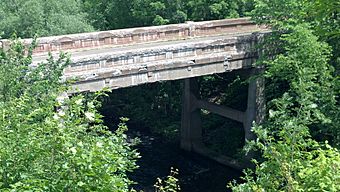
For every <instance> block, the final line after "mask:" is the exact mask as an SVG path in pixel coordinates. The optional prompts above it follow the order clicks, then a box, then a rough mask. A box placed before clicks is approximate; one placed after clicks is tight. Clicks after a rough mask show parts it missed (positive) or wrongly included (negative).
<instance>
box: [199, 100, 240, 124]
mask: <svg viewBox="0 0 340 192" xmlns="http://www.w3.org/2000/svg"><path fill="white" fill-rule="evenodd" d="M196 107H197V108H200V109H205V110H208V111H210V112H211V113H215V114H217V115H221V116H223V117H227V118H229V119H232V120H235V121H238V122H241V123H243V122H244V118H245V113H244V112H242V111H238V110H235V109H232V108H230V107H226V106H221V105H217V104H215V103H210V102H207V101H203V100H199V101H197V102H196Z"/></svg>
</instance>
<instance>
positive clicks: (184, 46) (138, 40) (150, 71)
mask: <svg viewBox="0 0 340 192" xmlns="http://www.w3.org/2000/svg"><path fill="white" fill-rule="evenodd" d="M266 32H268V30H267V29H266V28H264V27H261V26H257V25H255V24H254V23H252V22H250V21H249V19H248V18H241V19H225V20H217V21H205V22H188V23H186V24H177V25H165V26H154V27H143V28H132V29H122V30H113V31H101V32H94V33H84V34H72V35H64V36H54V37H44V38H39V39H38V47H37V48H36V49H35V51H34V57H33V63H34V64H37V63H39V62H42V61H44V60H46V58H47V53H48V52H49V51H51V52H52V54H53V55H58V53H59V51H64V52H69V53H70V54H71V60H72V64H71V66H69V67H68V68H67V69H65V72H64V76H65V78H67V79H70V78H76V83H75V85H74V87H75V88H76V89H77V90H75V91H97V90H100V89H102V88H104V87H108V88H111V89H116V88H121V87H128V86H134V85H138V84H143V83H150V82H157V81H165V80H175V79H184V78H190V77H196V76H202V75H208V74H214V73H223V72H226V71H231V70H235V69H241V68H247V67H250V66H251V65H252V63H254V60H255V59H256V50H255V49H254V46H253V45H254V44H255V43H256V42H257V40H258V37H259V36H261V34H263V33H266ZM23 41H24V43H26V44H29V43H30V42H31V41H32V40H31V39H25V40H23ZM0 45H2V46H3V47H6V46H8V41H6V40H5V41H4V40H2V41H0Z"/></svg>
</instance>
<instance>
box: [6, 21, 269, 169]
mask: <svg viewBox="0 0 340 192" xmlns="http://www.w3.org/2000/svg"><path fill="white" fill-rule="evenodd" d="M267 32H268V29H266V28H265V27H262V26H258V25H255V24H254V23H253V22H251V21H250V20H249V18H240V19H225V20H216V21H204V22H187V23H185V24H174V25H164V26H153V27H142V28H131V29H122V30H112V31H99V32H93V33H82V34H71V35H62V36H53V37H43V38H38V40H37V44H38V45H37V48H36V49H35V50H34V57H33V62H34V64H37V63H39V62H42V61H44V60H46V58H47V57H48V56H47V53H48V52H51V53H52V55H58V54H59V52H60V51H63V52H69V53H70V54H71V55H72V57H71V61H72V64H71V66H69V67H68V68H67V69H65V71H64V77H65V78H67V79H76V83H75V84H74V85H73V90H72V91H73V92H87V91H89V92H94V91H98V90H101V89H103V88H109V89H118V88H123V87H129V86H136V85H139V84H144V83H152V82H159V81H167V80H177V79H184V84H185V86H184V92H183V93H184V94H183V110H182V128H181V148H183V149H185V150H187V151H195V152H197V153H200V154H202V155H204V156H207V157H209V158H212V159H214V160H216V161H218V162H220V163H222V164H226V165H228V166H232V167H234V168H238V169H241V168H243V167H244V166H245V165H243V164H242V163H240V162H238V161H236V160H233V159H231V158H229V157H225V156H222V155H219V154H216V153H214V152H212V151H210V150H209V149H207V148H206V147H205V146H204V145H203V143H202V128H201V120H200V109H206V110H209V111H211V112H212V113H216V114H219V115H222V116H224V117H227V118H230V119H233V120H235V121H238V122H241V123H243V125H244V130H245V138H246V139H248V140H249V139H253V138H254V136H253V135H252V133H251V132H250V128H251V125H252V122H253V121H256V122H260V121H261V119H262V115H261V114H262V111H261V110H263V105H264V104H263V101H262V100H261V98H262V92H263V86H262V84H263V82H262V80H260V79H254V80H253V81H251V82H250V84H249V90H248V101H245V102H247V104H248V107H247V110H246V111H238V110H236V109H231V108H228V107H224V106H219V105H216V104H214V103H209V102H206V101H203V100H200V99H199V98H200V97H199V90H198V85H197V81H196V78H195V77H199V76H204V75H210V74H215V73H226V72H230V71H234V70H247V71H249V73H250V74H254V73H258V72H259V70H260V69H258V68H256V67H254V66H253V64H254V62H255V60H256V58H257V55H258V51H257V49H256V47H255V46H254V45H255V44H256V43H257V42H258V40H259V38H260V37H261V36H262V35H263V34H264V33H267ZM23 42H24V44H30V43H31V42H32V39H24V40H23ZM8 44H9V42H8V41H6V40H2V41H0V46H2V47H3V48H6V47H8Z"/></svg>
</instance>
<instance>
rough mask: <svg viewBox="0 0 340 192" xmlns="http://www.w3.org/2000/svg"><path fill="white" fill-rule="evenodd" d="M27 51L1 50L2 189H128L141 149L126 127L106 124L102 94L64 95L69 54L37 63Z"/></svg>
mask: <svg viewBox="0 0 340 192" xmlns="http://www.w3.org/2000/svg"><path fill="white" fill-rule="evenodd" d="M24 50H25V48H24V47H23V46H22V45H21V44H20V43H19V42H17V41H14V42H13V43H12V45H11V48H10V49H9V50H8V51H6V52H4V51H1V52H0V64H1V65H0V93H1V94H0V107H1V110H0V116H1V118H0V132H1V134H0V190H1V191H129V184H131V181H130V180H129V179H128V177H127V173H128V172H130V171H132V170H133V169H134V168H136V164H135V158H137V156H138V153H136V151H134V150H132V148H131V145H132V144H131V143H128V142H127V140H126V135H125V134H124V131H125V130H126V126H125V124H124V123H121V124H120V125H119V128H118V129H117V131H116V132H114V133H111V132H110V131H109V130H108V129H107V127H105V126H103V125H102V124H101V123H102V120H101V115H100V114H99V113H98V112H97V110H96V107H98V105H100V103H99V102H98V101H97V98H98V97H99V96H101V95H102V94H100V93H98V94H95V95H94V97H92V99H91V97H90V99H85V97H84V96H83V95H74V96H73V97H71V98H64V99H60V95H61V93H63V92H65V91H66V87H65V86H64V85H63V82H62V81H61V79H60V77H61V75H62V72H63V69H64V67H65V66H66V65H67V64H68V63H69V60H68V58H67V57H66V56H65V55H63V54H61V56H60V58H59V59H57V60H54V59H53V58H52V57H50V58H49V59H48V60H47V61H46V62H43V63H40V64H39V65H37V66H35V65H32V59H31V54H30V53H29V54H28V56H25V55H24V52H25V51H24ZM30 50H32V49H30ZM29 52H31V51H29Z"/></svg>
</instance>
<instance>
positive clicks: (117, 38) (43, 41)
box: [0, 18, 264, 53]
mask: <svg viewBox="0 0 340 192" xmlns="http://www.w3.org/2000/svg"><path fill="white" fill-rule="evenodd" d="M263 29H264V28H263V27H259V26H257V25H256V24H254V23H253V22H251V21H250V20H249V18H239V19H224V20H214V21H203V22H187V23H184V24H172V25H163V26H152V27H139V28H130V29H119V30H111V31H99V32H92V33H79V34H70V35H61V36H51V37H41V38H38V39H37V47H36V49H35V50H34V53H44V52H53V51H66V50H79V49H93V48H99V47H105V46H107V47H112V46H117V45H129V44H138V43H146V42H155V41H171V40H178V39H188V38H193V37H200V36H210V35H215V36H216V35H222V34H229V33H233V34H235V33H244V32H247V33H249V32H255V31H261V30H263ZM22 41H23V43H24V44H26V45H28V44H31V43H32V39H23V40H22ZM8 45H9V43H8V40H0V46H1V47H2V48H6V47H8Z"/></svg>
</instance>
